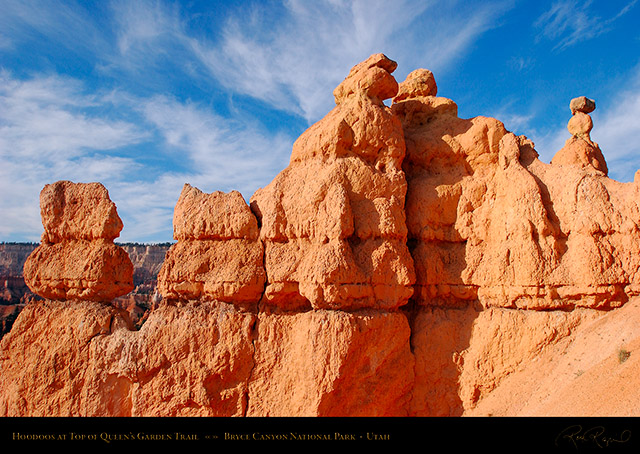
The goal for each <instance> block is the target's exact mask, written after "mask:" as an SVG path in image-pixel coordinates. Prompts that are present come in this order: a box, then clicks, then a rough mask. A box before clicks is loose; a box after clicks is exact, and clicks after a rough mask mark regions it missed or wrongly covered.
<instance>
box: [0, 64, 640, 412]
mask: <svg viewBox="0 0 640 454" xmlns="http://www.w3.org/2000/svg"><path fill="white" fill-rule="evenodd" d="M395 68H396V63H395V62H393V61H392V60H390V59H388V58H387V57H385V56H384V55H382V54H375V55H372V56H371V57H370V58H369V59H367V60H365V61H364V62H362V63H360V64H358V65H356V66H354V67H353V69H352V70H351V72H350V73H349V75H348V76H347V77H346V78H345V80H344V81H343V82H342V83H341V84H340V85H339V86H338V87H337V88H336V90H335V91H334V97H335V101H336V107H335V108H334V109H333V110H332V111H331V112H329V113H328V114H327V116H326V117H325V118H324V119H322V120H321V121H319V122H318V123H316V124H314V125H313V126H311V127H310V128H309V129H308V130H307V131H305V132H304V133H303V134H302V135H301V136H300V138H299V139H298V140H297V141H296V142H295V144H294V146H293V150H292V155H291V161H290V163H289V165H288V167H287V168H286V169H284V170H283V171H282V172H281V173H280V174H278V175H277V176H276V178H275V179H274V180H273V181H272V182H271V183H270V184H269V185H267V186H266V187H265V188H262V189H260V190H258V191H257V192H256V193H255V194H254V195H253V196H252V197H251V200H250V205H247V203H246V202H245V201H244V199H243V198H242V197H241V196H240V194H239V193H236V192H231V193H221V192H214V193H211V194H205V193H203V192H202V191H200V190H198V189H197V188H193V187H191V186H189V185H185V187H184V188H183V191H182V194H181V196H180V199H179V201H178V204H177V205H176V209H175V213H174V238H175V239H176V240H177V243H176V244H174V245H173V246H171V248H170V249H169V250H168V252H167V256H166V260H165V261H164V263H163V266H162V269H161V270H160V271H159V275H158V288H159V290H160V292H161V293H162V296H163V297H164V299H163V300H161V301H158V304H157V305H156V306H154V308H153V309H152V310H151V311H149V313H148V315H147V317H146V318H145V322H144V323H143V324H142V326H141V327H140V325H139V324H137V328H138V329H134V325H135V323H134V320H133V319H132V317H131V316H130V313H129V312H127V311H126V310H123V309H119V308H118V307H115V306H114V305H113V304H104V303H101V302H96V301H90V300H96V299H98V298H94V295H95V294H99V295H105V294H108V290H107V287H108V285H107V284H108V283H111V284H113V282H114V280H115V279H114V276H118V275H119V273H124V274H126V273H127V272H128V271H127V270H128V269H129V268H128V265H127V264H126V263H124V261H119V260H117V259H113V260H111V261H110V260H105V259H104V257H108V251H111V250H112V248H111V246H109V245H113V243H112V241H113V238H112V237H113V235H114V232H115V231H117V232H119V228H121V226H120V227H119V224H118V222H117V220H115V218H114V213H115V211H114V210H113V209H112V208H110V207H111V205H109V203H107V202H106V200H105V197H104V192H102V191H101V190H100V189H99V188H96V187H93V186H92V187H91V188H88V187H87V188H85V189H86V194H85V192H83V191H82V190H80V189H81V188H79V187H73V188H72V189H69V190H66V189H64V188H65V184H67V183H64V184H61V186H60V188H62V189H60V188H58V189H56V190H53V189H52V188H48V189H47V190H46V191H43V194H45V195H43V200H45V202H44V205H45V206H47V207H49V208H48V209H47V210H43V225H44V226H45V234H44V235H43V245H42V246H41V248H42V250H40V251H34V253H33V254H32V257H33V259H32V258H31V257H30V259H29V260H28V262H30V263H29V266H27V265H26V264H25V277H26V276H27V274H28V275H29V276H30V277H29V279H30V280H32V281H33V280H35V279H34V276H42V277H40V278H39V279H40V280H41V281H42V282H43V284H42V285H40V286H39V287H38V289H39V290H40V292H41V294H43V295H44V296H46V297H47V298H59V299H62V300H63V301H52V300H50V299H47V300H45V301H41V302H37V301H33V302H30V303H29V304H27V306H26V307H25V309H24V310H23V311H22V313H21V314H20V316H19V317H18V318H17V320H16V322H15V324H14V327H13V329H12V330H11V332H10V333H9V334H7V335H5V336H4V338H3V339H2V341H1V343H0V351H1V352H2V354H1V355H0V414H2V415H6V416H23V415H56V416H58V415H74V416H98V415H100V416H112V415H113V416H116V415H117V416H128V415H131V416H241V415H243V416H460V415H489V414H492V415H592V416H599V415H602V416H608V415H637V413H638V412H637V404H638V402H637V399H635V398H633V397H631V398H628V399H620V398H617V397H616V396H613V395H612V391H611V390H613V389H614V388H615V387H623V388H624V389H625V390H631V389H633V387H634V386H635V387H637V386H636V385H637V379H635V377H636V376H637V373H636V372H637V365H638V364H639V363H638V361H637V358H636V355H635V353H636V352H635V350H636V347H638V346H639V345H640V339H638V335H637V330H636V329H635V326H636V325H637V321H638V317H640V309H639V308H640V305H639V301H640V298H638V295H639V294H640V281H639V280H640V229H639V227H638V224H639V222H640V206H639V203H640V202H638V200H640V198H639V197H638V195H639V194H638V191H640V189H639V187H640V186H639V185H638V183H637V182H634V183H620V182H616V181H614V180H612V179H610V178H608V176H607V167H606V162H605V160H604V157H603V155H602V153H601V151H600V149H599V147H598V145H597V144H595V143H593V142H592V141H591V139H590V132H591V130H592V128H593V122H592V120H591V118H590V117H589V115H588V114H589V113H590V112H592V111H593V109H594V108H595V102H593V101H592V100H589V99H587V98H584V97H583V98H576V99H575V100H573V101H572V102H571V104H570V110H571V112H572V119H571V120H570V121H569V124H568V130H569V133H570V135H571V137H570V139H569V140H568V141H567V143H566V145H565V147H564V148H563V149H562V150H560V151H559V152H558V153H557V154H556V156H555V157H554V159H553V160H552V162H551V163H550V164H547V163H543V162H542V161H540V160H539V158H538V153H537V151H536V150H535V146H534V144H533V143H532V142H531V141H530V140H528V139H527V138H526V137H525V136H516V135H514V134H513V133H511V132H509V131H508V130H507V129H506V128H505V126H504V124H502V123H501V122H500V121H498V120H496V119H493V118H488V117H483V116H479V117H474V118H470V119H462V118H459V117H458V109H457V105H456V104H455V102H453V101H452V100H450V99H447V98H444V97H441V96H438V93H437V85H436V82H435V78H434V76H433V74H432V73H431V72H430V71H428V70H424V69H419V70H416V71H413V72H412V73H410V74H409V76H408V77H407V79H406V80H405V81H404V82H402V83H400V84H398V83H397V82H396V80H395V79H394V77H393V76H392V72H393V71H394V70H395ZM389 98H393V102H392V104H391V106H390V107H389V106H387V105H385V104H384V101H385V100H387V99H389ZM67 185H68V184H67ZM85 195H86V197H85ZM107 198H108V197H107ZM74 200H75V202H73V201H74ZM67 204H71V205H72V208H69V209H67V208H65V207H66V206H67ZM91 204H93V205H97V206H99V207H100V208H99V209H96V210H95V211H92V210H90V209H88V208H87V207H88V206H89V205H91ZM78 216H80V217H83V216H88V217H90V219H91V221H90V222H89V221H86V222H85V220H84V219H76V218H77V217H78ZM116 216H117V214H116ZM60 226H63V227H60ZM53 240H55V242H53V243H51V242H49V241H53ZM57 248H58V249H60V250H61V251H63V252H64V254H63V252H59V253H58V252H56V251H57ZM65 248H73V249H74V250H75V251H76V252H73V251H66V249H65ZM92 248H97V249H95V251H94V249H92ZM50 251H51V252H50ZM83 251H86V252H83ZM96 251H98V252H96ZM56 254H58V255H56ZM73 254H77V258H75V259H74V260H76V261H79V260H81V259H82V258H84V259H86V258H87V257H92V255H91V254H94V255H93V256H94V257H96V259H95V261H93V262H91V261H90V262H89V265H88V266H87V267H86V268H85V267H83V268H82V270H83V272H85V277H84V278H82V277H79V276H80V274H79V273H77V269H76V268H74V266H73V265H72V264H71V262H69V264H67V262H65V261H61V262H60V264H59V265H60V266H58V267H56V266H53V260H54V259H53V258H52V257H57V256H65V257H76V256H75V255H73ZM100 254H103V255H100ZM91 263H95V266H93V267H92V266H90V265H91ZM67 267H68V269H67ZM27 270H28V271H29V272H27ZM36 271H37V272H36ZM37 273H40V274H37ZM56 273H57V274H56ZM61 276H62V277H61ZM103 281H104V282H105V288H102V287H100V285H99V284H98V283H101V282H103ZM74 298H75V299H74ZM53 339H54V340H55V341H53ZM634 358H636V359H634ZM613 392H617V391H613ZM628 393H631V394H633V391H627V392H626V394H628ZM633 395H635V394H633ZM592 396H598V397H599V399H598V401H597V402H596V401H594V399H593V397H592Z"/></svg>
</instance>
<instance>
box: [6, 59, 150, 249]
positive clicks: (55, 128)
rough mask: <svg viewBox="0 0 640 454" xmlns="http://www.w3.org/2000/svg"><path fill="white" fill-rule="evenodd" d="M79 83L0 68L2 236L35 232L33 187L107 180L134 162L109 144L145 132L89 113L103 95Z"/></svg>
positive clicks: (36, 209) (130, 141) (129, 168)
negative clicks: (14, 74)
mask: <svg viewBox="0 0 640 454" xmlns="http://www.w3.org/2000/svg"><path fill="white" fill-rule="evenodd" d="M81 88H82V87H81V85H80V84H78V83H77V81H75V80H72V79H68V78H61V77H57V76H44V77H38V78H33V79H30V80H18V79H14V78H12V77H11V75H10V74H9V73H7V72H6V71H4V72H2V73H0V161H1V162H2V166H0V167H1V170H0V173H1V174H2V175H1V178H0V193H2V194H3V195H7V196H5V197H2V199H0V204H1V205H2V206H0V211H2V212H3V213H4V216H3V218H2V221H1V222H0V235H1V236H3V237H5V238H7V237H12V236H13V235H17V234H20V235H26V236H28V237H30V238H35V237H39V234H40V226H39V207H38V194H39V191H40V189H41V188H42V186H43V185H44V184H45V183H46V182H51V181H55V180H58V179H82V180H86V179H89V180H91V181H99V180H105V179H107V180H108V179H109V178H111V177H112V175H117V174H125V173H127V172H130V171H132V170H133V169H134V167H135V162H134V160H132V159H131V158H128V157H125V156H119V155H115V154H110V153H109V150H116V149H118V148H121V147H124V146H126V145H131V144H136V143H139V142H140V141H142V140H143V139H144V137H145V135H146V133H145V132H144V131H142V130H140V129H139V128H138V127H137V126H136V125H133V124H131V123H128V122H126V121H122V120H113V119H108V118H104V117H99V116H92V115H90V114H88V112H87V111H88V110H91V109H92V108H94V107H95V106H96V105H97V104H100V103H101V101H100V100H99V99H98V98H97V97H96V96H92V95H87V94H86V93H84V92H82V90H81ZM9 195H10V196H9ZM36 220H37V221H36Z"/></svg>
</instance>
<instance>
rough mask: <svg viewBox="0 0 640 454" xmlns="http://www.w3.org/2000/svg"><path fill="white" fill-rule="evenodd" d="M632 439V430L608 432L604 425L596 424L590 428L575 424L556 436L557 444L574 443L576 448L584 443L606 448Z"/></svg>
mask: <svg viewBox="0 0 640 454" xmlns="http://www.w3.org/2000/svg"><path fill="white" fill-rule="evenodd" d="M629 440H631V431H630V430H628V429H625V430H622V431H621V432H620V433H615V434H611V433H607V430H606V429H605V428H604V427H603V426H594V427H591V428H588V429H585V428H583V427H582V426H581V425H577V424H576V425H573V426H569V427H567V428H566V429H564V430H563V431H562V432H560V433H559V434H558V436H557V437H556V446H560V445H561V444H565V443H568V444H572V445H573V446H574V447H575V448H579V447H581V446H583V445H590V446H595V447H598V448H606V447H608V446H612V445H618V444H621V443H627V442H628V441H629Z"/></svg>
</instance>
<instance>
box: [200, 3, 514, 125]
mask: <svg viewBox="0 0 640 454" xmlns="http://www.w3.org/2000/svg"><path fill="white" fill-rule="evenodd" d="M459 6H460V5H459V4H457V2H451V3H447V4H443V3H442V2H435V1H426V2H412V1H399V2H386V1H359V0H356V1H352V2H343V1H320V2H303V1H297V0H296V1H294V0H292V1H289V2H285V3H284V5H283V11H281V19H280V20H278V21H273V20H271V19H270V18H269V16H268V15H263V14H261V9H260V6H256V9H255V10H253V14H249V15H248V16H231V17H230V18H229V19H228V21H227V23H226V25H225V27H224V28H223V30H222V34H221V37H220V39H219V40H218V41H217V42H213V43H212V42H207V41H200V40H193V41H191V43H192V48H193V51H194V53H195V54H196V55H197V56H198V58H199V59H200V60H201V62H202V63H203V64H204V65H205V66H206V67H207V68H208V69H209V71H210V72H211V74H213V75H214V76H215V77H216V78H217V79H218V80H220V82H221V83H222V84H223V85H225V86H226V87H227V88H229V89H230V90H233V91H235V92H238V93H241V94H245V95H249V96H252V97H254V98H256V99H260V100H262V101H264V102H266V103H268V104H271V105H274V106H277V107H279V108H281V109H283V110H287V111H290V112H293V113H295V114H298V115H301V116H302V117H303V118H305V119H306V120H307V121H309V122H312V121H315V120H317V119H319V118H320V117H321V116H322V115H324V114H325V113H326V112H327V111H328V110H330V109H331V108H332V105H333V98H332V96H331V93H332V91H333V89H334V88H335V87H336V86H337V85H338V84H339V83H340V82H341V81H342V79H343V78H344V77H345V76H346V75H347V74H348V72H349V69H350V68H351V67H352V66H353V64H354V63H356V62H359V61H362V60H364V59H365V58H367V57H368V56H369V55H370V54H372V53H377V52H383V53H386V54H387V55H388V56H389V57H391V58H393V59H396V60H398V61H399V62H400V63H401V64H402V65H404V69H403V70H401V71H399V74H400V77H402V74H403V73H404V74H405V75H406V73H408V72H410V71H411V70H413V69H415V68H416V67H418V66H415V65H425V64H428V65H429V67H430V68H431V69H432V70H434V71H438V70H441V69H444V68H445V67H447V65H449V64H451V63H452V62H454V61H456V59H458V58H460V56H461V55H463V54H464V52H466V51H467V50H468V48H469V46H470V45H471V44H472V43H473V42H474V40H475V39H476V38H477V37H478V36H479V35H481V34H482V33H483V32H484V31H486V30H487V29H490V28H491V27H492V26H493V24H494V23H495V20H496V19H497V18H498V17H500V15H501V14H503V13H504V12H505V11H507V10H508V9H509V8H510V7H511V6H510V4H508V3H504V2H503V3H498V2H494V3H491V4H489V3H486V4H484V5H481V6H477V7H476V8H473V9H469V10H463V9H460V8H459ZM463 11H465V12H463ZM263 18H264V19H263ZM418 19H420V22H419V25H418V22H417V20H418Z"/></svg>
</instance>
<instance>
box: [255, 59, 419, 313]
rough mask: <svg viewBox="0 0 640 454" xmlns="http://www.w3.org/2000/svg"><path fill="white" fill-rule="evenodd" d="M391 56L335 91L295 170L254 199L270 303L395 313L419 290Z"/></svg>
mask: <svg viewBox="0 0 640 454" xmlns="http://www.w3.org/2000/svg"><path fill="white" fill-rule="evenodd" d="M395 68H396V63H395V62H393V61H391V60H389V59H388V58H387V57H385V56H384V55H382V54H377V55H373V56H371V57H370V58H369V59H367V60H366V61H364V62H362V63H360V64H359V65H356V66H355V67H354V68H353V69H352V70H351V72H350V73H349V75H348V76H347V78H346V79H345V80H344V81H343V82H342V83H341V84H340V85H339V86H338V87H337V88H336V89H335V91H334V97H335V101H336V107H335V108H334V109H333V110H332V111H331V112H329V113H328V114H327V116H326V117H325V118H323V119H322V120H321V121H319V122H318V123H316V124H315V125H313V126H312V127H311V128H309V129H308V130H307V131H305V132H304V133H303V134H302V135H301V136H300V138H299V139H298V140H297V141H296V142H295V143H294V145H293V151H292V154H291V162H290V164H289V166H288V167H287V168H286V169H285V170H283V171H282V172H281V173H280V174H279V175H278V176H277V177H276V178H275V179H274V180H273V181H272V182H271V183H270V184H269V185H268V186H267V187H265V188H263V189H259V190H258V191H257V192H256V193H255V194H254V195H253V197H252V198H251V207H252V209H253V211H254V212H255V213H256V215H257V216H258V218H259V221H260V224H261V228H260V236H261V239H262V241H263V242H264V244H265V269H266V272H267V276H268V284H267V288H266V293H265V298H266V302H268V303H269V304H271V305H274V306H277V307H281V308H284V309H291V308H299V307H305V306H307V307H308V306H310V307H313V308H316V309H343V310H352V309H358V308H381V309H395V308H397V307H399V306H402V305H403V304H406V302H407V301H408V299H409V298H410V297H411V295H412V293H413V288H412V285H413V283H414V280H415V272H414V268H413V260H412V258H411V255H410V254H409V251H408V249H407V246H406V235H407V228H406V223H405V216H404V201H405V194H406V186H407V185H406V180H405V175H404V172H403V171H402V161H403V159H404V155H405V144H404V136H403V132H402V126H401V124H400V122H399V121H398V119H397V118H396V117H395V116H394V115H393V114H392V112H391V110H390V109H389V108H388V107H387V106H385V105H384V104H383V101H384V100H385V99H387V98H390V97H392V96H394V95H395V94H396V92H397V90H398V84H397V82H396V81H395V79H394V78H393V76H392V75H391V72H392V71H393V70H395Z"/></svg>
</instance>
